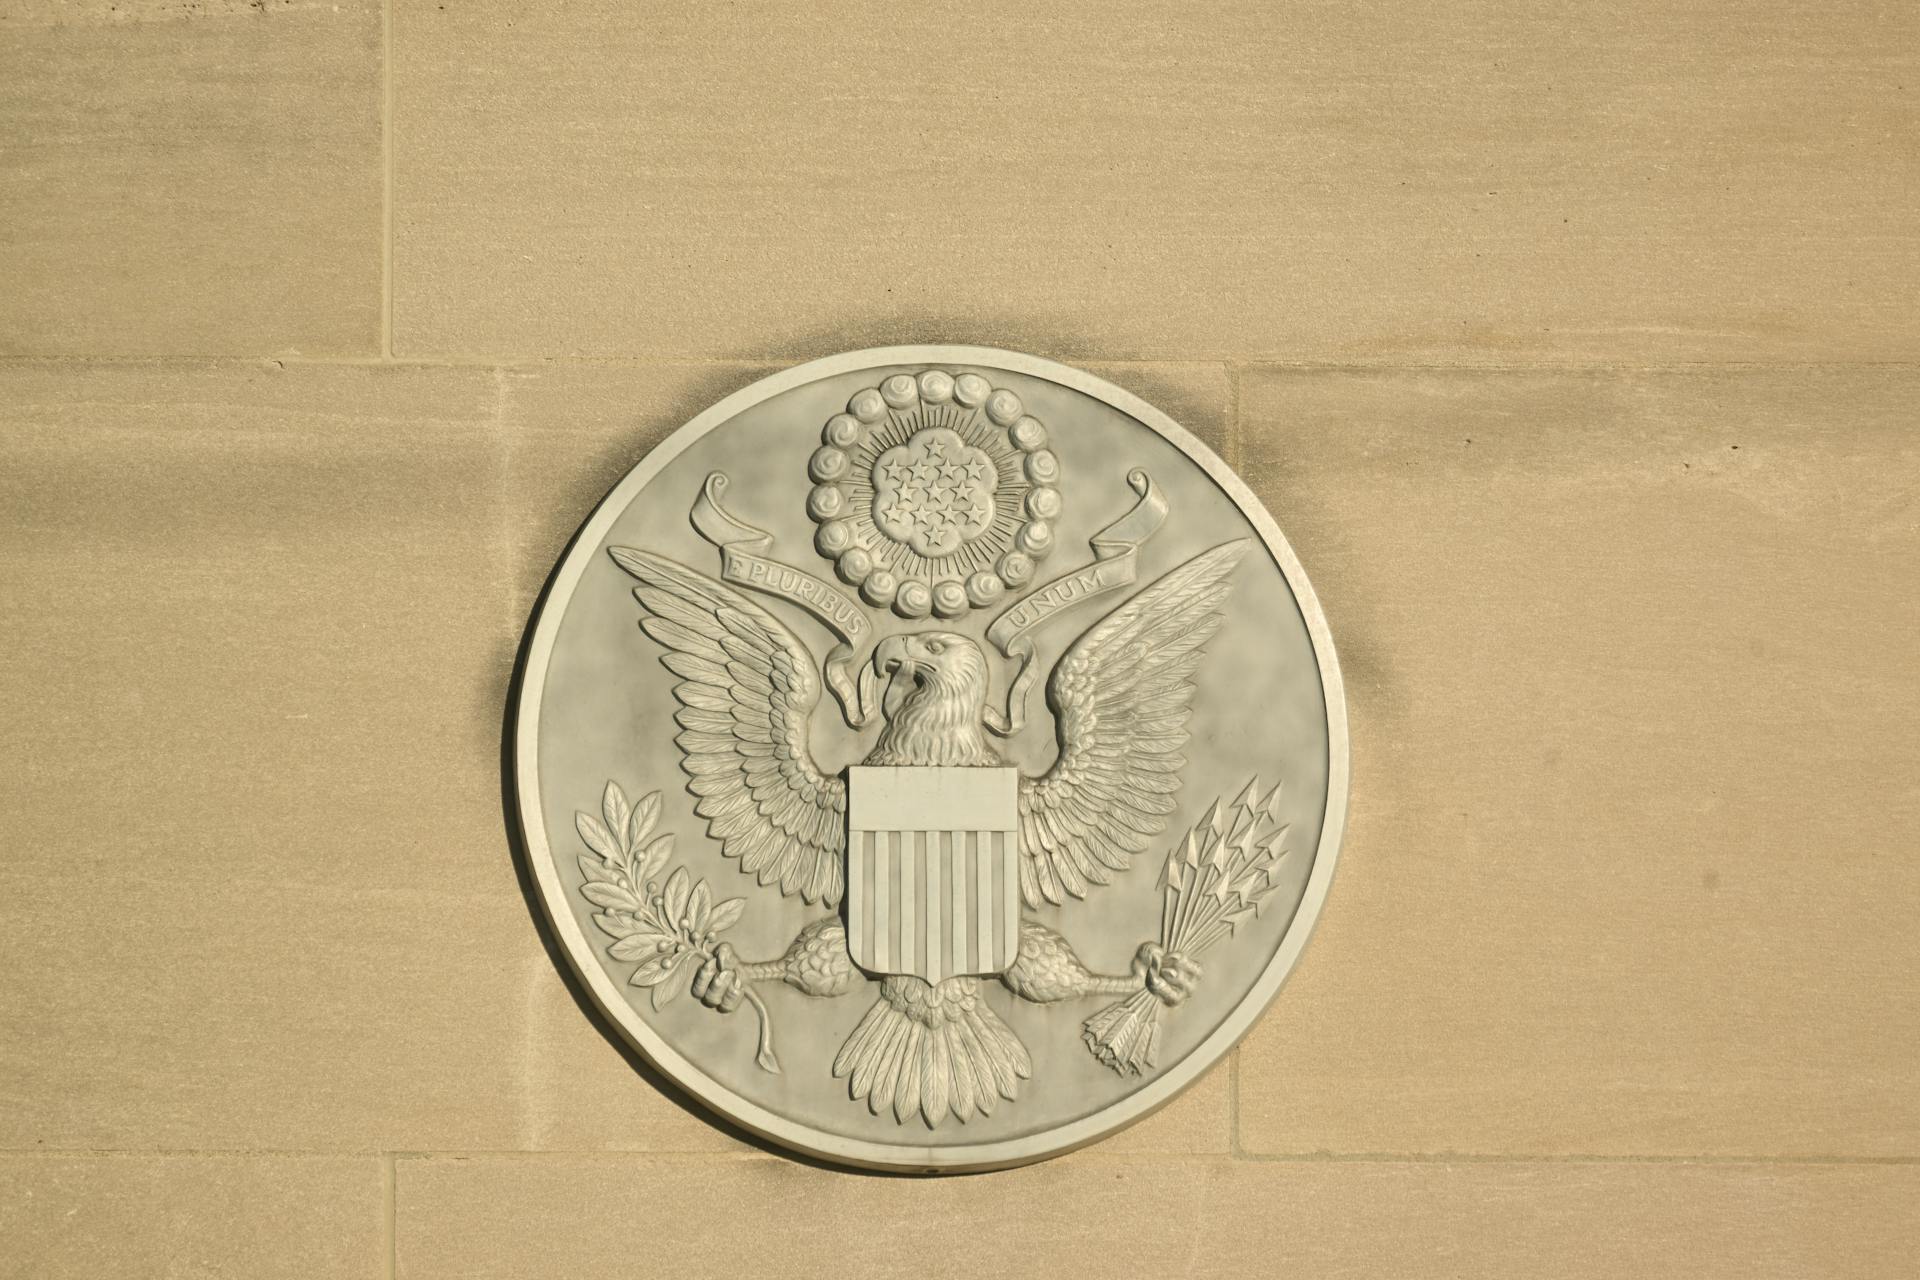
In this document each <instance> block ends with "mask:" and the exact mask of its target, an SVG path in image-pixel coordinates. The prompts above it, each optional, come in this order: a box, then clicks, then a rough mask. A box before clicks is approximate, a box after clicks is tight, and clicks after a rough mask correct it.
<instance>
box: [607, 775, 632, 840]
mask: <svg viewBox="0 0 1920 1280" xmlns="http://www.w3.org/2000/svg"><path fill="white" fill-rule="evenodd" d="M631 812H632V810H631V809H630V808H629V807H628V805H627V796H626V793H625V792H623V791H622V790H620V784H619V783H617V782H609V783H607V789H606V791H605V792H603V793H602V794H601V796H600V813H601V814H602V816H604V817H605V818H606V820H607V831H608V832H609V833H610V834H611V835H612V836H613V837H614V839H616V840H618V841H620V843H621V845H622V848H621V852H622V853H626V852H630V851H631V850H632V848H633V842H632V840H631V839H629V838H628V837H627V816H628V814H629V813H631Z"/></svg>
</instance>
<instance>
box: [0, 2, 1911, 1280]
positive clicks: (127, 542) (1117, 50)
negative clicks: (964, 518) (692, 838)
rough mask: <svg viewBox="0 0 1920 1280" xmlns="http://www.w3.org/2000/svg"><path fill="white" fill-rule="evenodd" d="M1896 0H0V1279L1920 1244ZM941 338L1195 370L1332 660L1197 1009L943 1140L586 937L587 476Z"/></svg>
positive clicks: (1181, 380)
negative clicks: (719, 419)
mask: <svg viewBox="0 0 1920 1280" xmlns="http://www.w3.org/2000/svg"><path fill="white" fill-rule="evenodd" d="M1917 93H1920V8H1916V7H1915V6H1913V5H1910V4H1905V3H1891V2H1887V0H1834V2H1832V3H1826V4H1821V5H1806V4H1796V3H1789V2H1787V0H1759V2H1758V3H1754V4H1749V5H1744V6H1740V7H1739V8H1738V10H1737V12H1736V11H1732V10H1727V11H1722V10H1718V9H1716V8H1714V7H1713V6H1707V5H1701V4H1696V3H1689V2H1688V0H1622V2H1621V3H1617V4H1604V5H1575V6H1569V5H1563V4H1550V3H1534V2H1530V0H1468V2H1467V3H1464V4H1447V3H1429V2H1426V0H1343V2H1340V3H1331V2H1320V3H1310V2H1303V3H1287V4H1274V3H1267V2H1264V0H1261V2H1249V3H1239V4H1232V5H1222V6H1203V5H1182V4H1174V3H1165V2H1164V0H1163V2H1161V3H1154V4H1139V5H1136V4H1118V3H1113V2H1111V0H1108V2H1106V3H1078V4H1071V5H1053V4H1045V3H1041V4H1033V3H1027V4H1001V3H997V2H983V3H977V4H973V5H966V6H931V5H926V6H922V5H913V4H901V3H898V2H895V3H887V4H880V3H871V4H870V3H840V4H832V5H828V4H817V5H812V6H801V5H790V6H778V7H776V6H771V5H762V4H754V3H739V4H716V3H671V4H669V3H636V2H634V0H626V2H624V3H608V2H604V0H603V2H601V3H566V4H562V3H557V2H554V0H548V2H547V3H541V4H517V3H515V4H510V3H482V2H475V0H446V2H445V3H430V2H428V0H387V3H386V4H385V7H384V8H383V7H382V4H381V3H380V0H329V2H327V3H318V2H309V0H252V3H241V2H240V0H120V2H119V3H117V4H116V3H108V2H107V0H65V2H63V0H0V138H4V142H3V143H0V281H4V288H0V513H4V526H3V527H4V534H3V535H0V601H4V607H0V645H3V646H4V653H5V660H4V662H3V663H0V721H3V722H4V724H5V725H6V731H5V732H0V814H3V815H4V817H5V826H6V830H7V837H6V841H5V846H6V849H7V854H6V856H5V858H4V861H3V862H0V1241H4V1242H5V1243H4V1245H0V1273H4V1274H7V1275H22V1276H33V1277H40V1276H66V1275H86V1276H96V1275H113V1276H122V1275H125V1276H147V1275H154V1276H160V1275H166V1276H173V1275H221V1276H236V1277H242V1276H244V1277H273V1276H282V1275H285V1276H368V1277H382V1276H389V1275H391V1276H396V1277H408V1278H410V1280H428V1278H435V1277H480V1276H499V1277H526V1276H537V1275H562V1274H564V1275H573V1276H589V1275H593V1276H600V1275H604V1276H634V1275H638V1276H675V1277H693V1276H706V1275H720V1276H746V1275H753V1276H773V1275H800V1276H811V1275H832V1276H841V1277H844V1276H935V1275H954V1276H980V1275H1015V1274H1032V1275H1047V1276H1082V1275H1085V1276H1107V1275H1145V1276H1172V1275H1232V1274H1271V1275H1311V1276H1350V1275H1351V1276H1360V1275H1385V1276H1399V1275H1461V1276H1474V1277H1480V1276H1497V1277H1515V1278H1525V1280H1533V1278H1536V1277H1541V1276H1555V1277H1562V1276H1565V1277H1574V1276H1596V1277H1598V1276H1674V1277H1686V1278H1687V1280H1698V1278H1700V1277H1721V1276H1724V1277H1739V1278H1740V1280H1747V1278H1748V1277H1754V1276H1781V1277H1789V1276H1791V1277H1798V1276H1816V1275H1817V1276H1822V1277H1839V1276H1848V1277H1851V1276H1861V1277H1865V1276H1896V1275H1905V1274H1911V1268H1912V1266H1913V1260H1912V1259H1913V1247H1914V1246H1913V1241H1912V1235H1913V1228H1914V1226H1915V1222H1916V1219H1915V1209H1914V1206H1915V1204H1916V1202H1920V1167H1917V1163H1916V1162H1920V1057H1916V1054H1915V1047H1916V1045H1920V1001H1916V999H1915V994H1914V993H1915V985H1914V983H1915V978H1914V975H1915V973H1916V970H1917V969H1920V930H1916V929H1915V928H1914V925H1913V915H1914V912H1913V903H1914V902H1915V901H1916V895H1920V861H1916V859H1915V857H1914V855H1915V852H1916V847H1917V846H1920V787H1917V786H1916V782H1915V779H1916V776H1920V662H1917V661H1916V658H1917V655H1920V639H1917V638H1916V632H1920V596H1917V595H1916V592H1915V583H1916V581H1920V433H1917V432H1916V425H1917V424H1916V416H1920V410H1917V409H1916V405H1920V345H1917V343H1916V339H1917V338H1920V311H1917V310H1916V308H1915V306H1914V298H1915V297H1916V295H1917V294H1920V223H1917V222H1916V220H1915V210H1916V206H1917V204H1920V199H1917V198H1920V145H1917V141H1916V139H1917V133H1920V111H1917V109H1916V105H1915V103H1916V94H1917ZM921 341H954V342H974V343H982V344H991V345H998V346H1008V347H1014V348H1019V349H1024V350H1030V351H1033V352H1035V353H1037V354H1041V355H1046V356H1050V357H1053V358H1056V359H1061V360H1065V361H1068V362H1070V363H1076V364H1081V365H1085V366H1087V367H1090V368H1092V369H1094V370H1095V371H1096V372H1098V373H1100V374H1101V375H1102V376H1104V377H1107V378H1109V379H1111V380H1113V381H1115V382H1117V383H1119V384H1120V385H1122V386H1124V387H1126V388H1128V389H1130V390H1133V391H1136V392H1138V393H1140V394H1142V395H1144V396H1145V397H1147V398H1148V399H1149V400H1151V401H1153V402H1154V403H1156V404H1158V405H1160V406H1161V407H1163V408H1165V409H1167V410H1168V411H1169V412H1171V413H1172V414H1173V415H1174V416H1175V417H1176V418H1178V419H1180V420H1181V421H1182V422H1183V423H1185V424H1186V425H1187V426H1189V427H1190V428H1192V429H1194V430H1196V431H1197V432H1199V433H1200V434H1202V435H1203V436H1205V437H1206V438H1208V439H1209V440H1210V441H1211V442H1212V443H1214V445H1215V446H1216V448H1218V449H1219V450H1220V451H1221V452H1222V453H1223V454H1224V455H1225V456H1226V458H1227V459H1228V460H1229V461H1230V462H1231V463H1232V464H1233V465H1234V466H1236V467H1237V468H1238V469H1239V470H1240V471H1241V472H1242V474H1244V475H1245V476H1246V477H1247V478H1248V479H1249V481H1250V483H1252V484H1253V486H1254V487H1255V488H1256V489H1257V490H1258V491H1259V493H1260V495H1261V497H1262V498H1263V500H1264V501H1265V502H1266V504H1267V505H1268V507H1269V508H1270V509H1271V510H1272V511H1273V513H1274V514H1275V515H1276V517H1277V518H1278V519H1279V521H1280V523H1281V525H1282V527H1283V528H1284V529H1285V530H1286V532H1287V534H1288V536H1289V537H1290V539H1291V540H1292V542H1293V545H1294V547H1295V549H1296V550H1297V551H1298V552H1299V554H1300V557H1301V559H1302V560H1303V561H1304V562H1305V564H1306V566H1307V569H1308V571H1309V573H1310V574H1311V575H1312V577H1313V581H1314V583H1315V585H1316V587H1317V589H1318V591H1319V593H1320V595H1321V597H1322V600H1323V602H1324V604H1325V607H1326V611H1327V614H1328V616H1329V620H1330V623H1331V625H1332V628H1333V631H1334V634H1335V636H1336V637H1337V639H1338V641H1339V643H1340V645H1341V650H1342V658H1343V662H1344V666H1345V670H1346V674H1347V679H1348V688H1349V697H1350V700H1351V714H1352V724H1353V744H1354V745H1353V762H1354V801H1353V807H1352V819H1351V825H1350V831H1349V836H1348V840H1347V844H1346V848H1345V851H1344V852H1343V854H1342V857H1341V867H1340V874H1339V876H1338V877H1337V879H1336V881H1335V884H1334V889H1333V894H1332V897H1331V899H1330V900H1329V903H1328V906H1327V909H1326V912H1325V914H1324V916H1323V917H1322V921H1321V925H1320V930H1319V934H1318V936H1317V937H1316V938H1315V940H1314V942H1313V944H1312V945H1311V946H1310V947H1309V948H1308V950H1307V953H1306V956H1305V959H1304V961H1303V963H1302V964H1301V966H1300V968H1299V969H1298V971H1297V972H1296V974H1295V976H1294V979H1293V981H1292V982H1291V983H1290V984H1289V986H1288V988H1287V990H1286V992H1285V993H1284V994H1283V996H1282V998H1281V999H1280V1001H1279V1002H1278V1003H1277V1004H1276V1005H1275V1006H1274V1008H1273V1009H1272V1010H1271V1012H1270V1013H1269V1014H1268V1016H1267V1017H1266V1018H1265V1020H1264V1021H1263V1022H1262V1023H1261V1024H1260V1026H1259V1027H1258V1028H1257V1029H1256V1031H1255V1032H1254V1033H1253V1035H1252V1036H1251V1037H1250V1038H1249V1039H1248V1040H1247V1041H1246V1042H1245V1043H1244V1044H1243V1046H1242V1047H1241V1048H1240V1049H1239V1050H1238V1051H1237V1053H1236V1054H1235V1055H1234V1057H1233V1058H1232V1060H1230V1061H1229V1062H1227V1063H1226V1064H1224V1065H1223V1066H1221V1067H1220V1068H1219V1069H1217V1070H1215V1071H1214V1072H1213V1073H1212V1074H1211V1075H1210V1076H1208V1077H1207V1078H1205V1079H1204V1080H1203V1081H1202V1082H1201V1083H1200V1084H1199V1085H1197V1086H1196V1087H1195V1088H1194V1089H1193V1090H1192V1091H1191V1092H1190V1093H1189V1094H1187V1095H1186V1096H1185V1097H1184V1098H1182V1099H1181V1100H1180V1101H1179V1102H1177V1103H1176V1104H1175V1105H1173V1106H1172V1107H1170V1108H1169V1109H1167V1110H1166V1111H1164V1112H1162V1113H1161V1114H1159V1115H1158V1116H1156V1117H1154V1118H1153V1119H1151V1120H1150V1121H1148V1122H1146V1123H1144V1124H1142V1125H1140V1126H1139V1127H1138V1128H1136V1129H1134V1130H1132V1131H1130V1132H1128V1133H1126V1134H1124V1135H1122V1136H1121V1137H1119V1138H1117V1139H1115V1140H1113V1141H1110V1142H1108V1143H1105V1144H1103V1145H1101V1146H1099V1147H1096V1148H1094V1149H1092V1150H1089V1151H1086V1152H1083V1153H1080V1154H1077V1155H1073V1156H1069V1157H1066V1158H1063V1159H1060V1160H1056V1161H1053V1162H1051V1163H1048V1164H1045V1165H1042V1166H1039V1167H1035V1168H1031V1169H1027V1170H1023V1171H1018V1172H1012V1173H1003V1174H992V1175H984V1176H977V1177H967V1178H956V1179H949V1180H943V1181H936V1182H922V1181H912V1180H903V1179H889V1178H877V1177H866V1176H856V1175H849V1174H842V1173H835V1172H830V1171H826V1170H822V1169H819V1168H814V1167H809V1166H806V1165H803V1164H800V1163H796V1162H792V1161H789V1160H787V1159H784V1158H782V1157H779V1156H777V1155H773V1154H769V1153H767V1152H766V1151H763V1150H761V1149H758V1148H756V1147H753V1146H750V1145H747V1144H746V1143H744V1142H742V1141H741V1140H739V1139H738V1138H736V1137H735V1136H733V1135H732V1134H731V1133H730V1132H728V1131H726V1130H724V1129H722V1128H720V1127H717V1126H716V1125H715V1124H713V1123H711V1122H709V1121H708V1120H706V1119H705V1118H703V1117H702V1116H701V1115H699V1114H696V1113H694V1112H693V1111H691V1110H690V1109H689V1107H688V1106H687V1105H686V1104H683V1103H682V1102H681V1101H679V1100H678V1098H677V1096H676V1095H675V1094H674V1093H673V1092H672V1091H671V1090H670V1089H668V1088H666V1087H665V1086H663V1084H662V1083H661V1082H660V1081H659V1080H657V1079H655V1078H653V1077H651V1076H650V1075H648V1074H647V1073H646V1072H645V1071H643V1070H637V1069H636V1068H635V1066H634V1065H633V1064H632V1063H631V1062H630V1061H629V1060H628V1059H627V1058H626V1057H625V1056H623V1054H622V1053H621V1052H620V1051H619V1050H618V1049H616V1048H615V1047H614V1044H613V1042H612V1041H611V1039H610V1037H609V1036H608V1035H607V1034H606V1033H604V1032H602V1031H601V1030H600V1029H599V1028H598V1026H597V1024H595V1023H593V1022H592V1021H590V1020H589V1019H588V1018H587V1017H586V1016H585V1015H584V1013H583V1011H582V1010H581V1009H580V1008H579V1007H578V1006H577V1005H576V1003H575V1001H574V1000H573V998H572V997H571V996H570V995H569V993H568V989H567V987H566V986H565V985H564V984H563V982H562V980H561V978H560V977H559V975H558V974H557V972H556V970H555V967H554V963H553V961H552V959H551V958H550V957H549V954H548V952H547V951H546V950H545V949H544V947H543V944H542V941H541V938H540V935H539V933H538V931H537V929H536V925H535V920H534V918H533V915H532V914H531V912H530V909H529V906H528V904H527V901H526V899H525V898H523V896H522V893H521V890H520V887H519V884H518V882H517V879H516V874H515V867H514V864H513V860H512V855H511V852H510V848H511V846H510V844H509V840H508V837H507V833H506V828H505V821H504V818H503V810H502V775H501V746H502V730H503V723H504V716H505V703H506V691H507V683H508V679H509V676H510V673H511V669H512V665H513V662H514V658H515V654H516V650H517V648H518V645H519V643H520V640H521V634H522V629H523V627H524V626H525V623H526V619H527V615H528V611H529V609H530V607H531V604H532V601H533V598H534V596H535V594H536V592H537V591H538V589H539V587H540V585H541V583H542V582H543V580H544V579H545V576H546V574H547V572H548V571H549V570H550V569H551V567H552V566H553V564H554V562H555V560H556V558H557V557H558V555H559V553H560V551H561V549H562V547H563V546H564V545H565V543H566V540H567V538H568V537H569V535H570V534H571V532H572V530H573V528H574V526H575V524H576V523H577V522H578V521H579V520H580V519H581V518H582V517H583V516H584V515H585V513H586V512H587V511H588V510H589V509H590V507H591V506H592V504H593V503H594V502H595V501H596V500H597V499H598V498H599V496H600V495H601V494H602V493H603V492H604V491H605V490H606V489H607V488H608V487H609V486H610V485H611V484H612V483H613V481H614V480H615V479H616V478H617V477H618V476H619V475H621V474H622V473H623V472H624V470H625V469H626V468H627V467H629V466H630V465H632V464H633V463H634V462H635V461H636V460H637V459H638V458H639V457H640V456H641V455H642V454H643V453H644V452H645V451H646V450H647V449H648V447H649V446H651V445H652V444H654V443H655V442H657V441H658V440H659V439H661V438H662V437H663V436H664V435H665V434H666V433H667V432H669V431H670V430H672V429H673V427H675V426H676V425H678V424H679V423H680V422H682V421H684V420H685V419H686V418H688V417H689V416H691V415H692V414H693V413H695V412H697V411H698V410H699V409H701V408H703V407H704V406H705V405H707V404H708V403H710V402H712V401H713V400H715V399H716V398H718V397H719V396H721V395H722V394H725V393H726V392H728V391H731V390H733V389H736V388H738V387H740V386H742V385H744V384H746V383H747V382H749V381H751V380H753V379H754V378H755V377H757V376H759V375H761V374H762V373H765V372H768V371H771V370H773V369H775V368H779V367H782V366H785V365H788V364H791V363H794V362H797V361H800V360H803V359H807V358H810V357H813V356H818V355H823V354H827V353H830V352H834V351H838V350H843V349H847V348H852V347H859V346H867V345H876V344H883V343H896V342H921Z"/></svg>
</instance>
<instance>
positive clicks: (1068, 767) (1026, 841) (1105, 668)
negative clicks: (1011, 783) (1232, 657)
mask: <svg viewBox="0 0 1920 1280" xmlns="http://www.w3.org/2000/svg"><path fill="white" fill-rule="evenodd" d="M1251 545H1252V544H1251V542H1250V541H1249V540H1247V539H1244V538H1242V539H1240V540H1238V541H1235V542H1226V543H1222V544H1221V545H1219V546H1217V547H1214V548H1213V549H1212V550H1210V551H1205V552H1202V553H1201V554H1200V555H1197V556H1195V557H1194V558H1193V559H1191V560H1189V561H1187V562H1186V563H1185V564H1183V565H1181V566H1180V567H1179V568H1177V569H1173V570H1171V571H1169V572H1168V573H1166V574H1164V575H1162V576H1161V577H1160V578H1159V579H1158V580H1156V581H1155V582H1154V583H1153V584H1152V585H1151V586H1149V587H1147V588H1145V589H1144V590H1142V591H1140V592H1139V593H1138V594H1137V595H1135V596H1134V597H1133V598H1132V599H1131V600H1129V601H1127V602H1126V603H1125V604H1123V605H1121V606H1120V607H1119V608H1118V609H1115V610H1114V611H1113V612H1112V613H1110V614H1108V615H1107V616H1106V617H1105V618H1103V619H1101V620H1100V621H1099V622H1097V623H1095V624H1094V625H1093V626H1092V627H1090V628H1089V629H1088V630H1087V631H1086V633H1085V634H1083V635H1082V636H1081V637H1080V638H1079V639H1078V640H1076V641H1074V643H1073V647H1072V648H1070V649H1068V650H1067V652H1066V655H1065V656H1064V657H1062V658H1061V659H1060V662H1059V665H1058V666H1056V667H1055V668H1054V670H1053V676H1052V678H1051V679H1050V680H1049V681H1048V682H1047V705H1048V707H1049V708H1051V709H1052V711H1053V715H1054V722H1055V725H1056V730H1057V733H1058V735H1059V739H1060V755H1059V758H1058V759H1056V760H1055V761H1054V763H1053V767H1052V768H1051V769H1049V770H1048V771H1047V772H1046V773H1045V774H1044V775H1042V776H1041V777H1038V778H1028V777H1022V778H1021V779H1020V893H1021V896H1022V897H1023V898H1025V899H1026V902H1027V905H1028V906H1030V907H1040V906H1042V905H1044V904H1045V903H1049V902H1051V903H1060V902H1064V901H1065V900H1066V899H1065V897H1064V896H1063V895H1065V894H1071V895H1072V896H1073V897H1075V898H1084V897H1086V896H1087V887H1088V886H1089V885H1096V884H1106V883H1108V882H1109V880H1111V878H1112V874H1111V873H1113V872H1115V871H1125V870H1126V869H1127V866H1128V865H1129V862H1130V860H1131V859H1132V857H1133V855H1134V854H1137V853H1144V852H1145V851H1146V849H1147V843H1148V841H1149V840H1151V839H1152V838H1153V837H1154V836H1157V835H1159V834H1160V833H1161V832H1162V831H1164V830H1166V826H1167V815H1168V814H1170V813H1172V812H1173V810H1174V796H1175V794H1176V793H1177V792H1178V791H1179V789H1180V776H1179V770H1180V768H1181V767H1182V766H1183V765H1184V764H1186V759H1185V757H1183V756H1182V755H1181V754H1180V748H1181V747H1182V746H1183V745H1184V744H1185V743H1186V740H1187V719H1188V717H1189V716H1190V715H1191V714H1192V710H1193V688H1194V687H1193V683H1192V679H1191V677H1192V675H1193V670H1194V667H1195V666H1197V665H1198V664H1199V661H1200V657H1201V654H1202V652H1203V651H1204V648H1205V645H1206V643H1207V641H1208V640H1210V639H1212V638H1213V635H1214V633H1215V632H1216V631H1218V630H1219V629H1220V621H1221V606H1222V605H1223V604H1225V602H1226V597H1227V591H1228V589H1229V587H1230V585H1231V584H1230V583H1229V582H1228V578H1229V575H1231V574H1232V572H1233V569H1234V566H1236V565H1237V564H1239V563H1240V558H1241V557H1242V556H1243V555H1245V554H1246V551H1247V548H1248V547H1249V546H1251Z"/></svg>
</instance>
